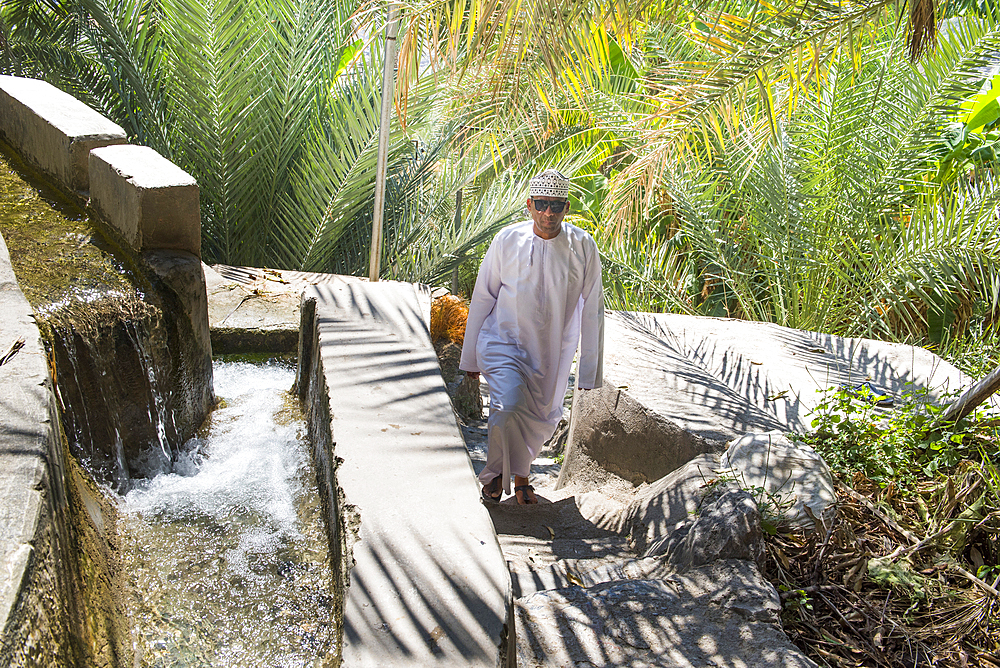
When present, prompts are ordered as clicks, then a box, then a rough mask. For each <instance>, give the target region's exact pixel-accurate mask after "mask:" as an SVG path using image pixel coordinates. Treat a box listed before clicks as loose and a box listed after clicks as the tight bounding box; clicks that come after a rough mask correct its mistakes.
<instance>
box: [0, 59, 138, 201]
mask: <svg viewBox="0 0 1000 668" xmlns="http://www.w3.org/2000/svg"><path fill="white" fill-rule="evenodd" d="M0 136H3V137H4V139H5V140H6V141H7V143H9V144H10V145H11V146H13V147H14V149H16V150H17V152H18V153H19V154H20V155H21V157H22V158H23V159H24V160H25V161H26V162H28V163H29V164H31V165H32V166H34V167H36V168H38V169H39V170H40V171H42V172H43V173H44V174H46V175H48V176H50V177H52V178H54V179H55V180H56V181H57V182H58V183H60V184H61V185H62V186H63V187H66V188H69V189H70V190H77V191H86V190H87V189H88V188H89V187H90V185H89V184H90V180H89V176H88V173H89V154H90V150H91V149H94V148H97V147H100V146H108V145H110V144H124V143H125V141H126V137H125V131H124V130H123V129H122V128H121V127H120V126H119V125H117V124H116V123H112V122H111V121H109V120H108V119H106V118H105V117H104V116H101V115H100V114H99V113H97V112H96V111H94V110H93V109H91V108H90V107H88V106H87V105H85V104H84V103H83V102H80V101H79V100H77V99H76V98H74V97H73V96H71V95H69V94H67V93H64V92H63V91H61V90H59V89H58V88H56V87H55V86H53V85H52V84H49V83H47V82H45V81H39V80H37V79H24V78H21V77H12V76H6V75H3V76H0Z"/></svg>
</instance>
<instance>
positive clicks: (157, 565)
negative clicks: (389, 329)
mask: <svg viewBox="0 0 1000 668" xmlns="http://www.w3.org/2000/svg"><path fill="white" fill-rule="evenodd" d="M294 378H295V371H294V369H293V368H292V367H290V366H286V365H281V364H267V365H255V364H248V363H241V362H224V363H217V364H216V366H215V391H216V393H217V394H218V396H219V397H220V398H221V400H222V402H223V404H222V406H221V407H220V408H218V409H216V411H215V412H214V413H212V415H211V417H210V419H209V423H208V424H207V425H206V426H205V427H203V428H202V433H201V434H200V435H199V437H198V438H196V439H193V442H192V443H190V444H189V448H188V449H187V451H186V452H185V453H183V454H182V455H181V457H180V458H179V460H178V461H177V462H175V464H174V471H175V472H173V473H169V474H163V475H159V476H157V477H155V478H152V479H150V480H141V481H136V482H135V483H134V485H133V487H132V489H131V490H130V491H129V492H128V494H126V495H125V499H124V501H125V502H124V508H125V512H124V514H123V517H122V522H121V525H120V526H121V535H122V540H123V545H124V546H125V547H124V551H125V552H126V564H127V570H128V571H129V573H130V574H131V578H132V582H133V583H134V591H135V605H136V609H135V611H134V612H135V616H134V618H133V619H134V620H135V622H136V623H135V628H134V633H135V638H136V642H137V648H139V649H140V650H141V651H140V652H138V654H139V655H140V657H141V660H142V663H143V664H144V665H156V666H209V665H210V666H276V667H278V666H280V667H289V668H291V667H293V666H312V665H313V661H314V660H316V659H317V657H325V656H331V655H332V652H333V649H334V644H335V627H334V625H333V624H330V623H329V620H330V619H332V618H334V611H333V605H334V600H333V596H332V594H331V587H332V586H333V576H332V573H331V569H330V560H329V549H328V548H327V544H326V531H325V529H324V526H323V517H322V508H321V504H320V499H319V496H318V494H317V493H316V489H315V484H314V480H315V473H314V472H313V469H312V466H311V464H310V454H309V447H308V444H306V443H305V442H304V440H303V439H304V425H303V421H302V415H301V412H300V410H299V407H298V402H297V400H296V399H295V398H294V397H293V396H292V395H290V394H289V393H288V389H289V388H290V387H291V386H292V382H293V381H294Z"/></svg>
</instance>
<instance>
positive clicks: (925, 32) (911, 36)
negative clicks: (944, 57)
mask: <svg viewBox="0 0 1000 668" xmlns="http://www.w3.org/2000/svg"><path fill="white" fill-rule="evenodd" d="M936 38H937V20H936V19H935V16H934V0H910V29H909V32H908V34H907V40H906V41H907V46H908V47H909V50H910V60H911V61H912V62H917V60H919V59H920V56H921V55H923V53H924V51H926V50H927V49H929V48H931V47H933V46H934V42H935V39H936Z"/></svg>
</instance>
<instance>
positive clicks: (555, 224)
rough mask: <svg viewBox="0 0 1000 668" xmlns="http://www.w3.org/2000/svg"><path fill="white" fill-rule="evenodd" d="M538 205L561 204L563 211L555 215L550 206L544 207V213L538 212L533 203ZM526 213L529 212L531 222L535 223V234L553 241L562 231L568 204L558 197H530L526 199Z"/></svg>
mask: <svg viewBox="0 0 1000 668" xmlns="http://www.w3.org/2000/svg"><path fill="white" fill-rule="evenodd" d="M536 200H537V201H538V202H539V203H540V204H541V203H545V202H550V203H551V202H561V203H563V210H562V211H560V212H559V213H555V212H554V211H553V210H552V209H553V207H552V206H546V207H545V209H544V211H539V210H538V207H537V206H536V204H535V201H536ZM528 211H530V212H531V220H533V221H534V222H535V234H537V235H538V236H540V237H541V238H543V239H554V238H556V237H557V236H559V231H560V230H561V229H562V221H563V218H565V217H566V214H567V213H568V212H569V203H568V202H567V201H566V200H565V199H564V198H559V197H531V198H528Z"/></svg>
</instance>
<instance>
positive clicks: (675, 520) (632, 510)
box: [621, 454, 719, 554]
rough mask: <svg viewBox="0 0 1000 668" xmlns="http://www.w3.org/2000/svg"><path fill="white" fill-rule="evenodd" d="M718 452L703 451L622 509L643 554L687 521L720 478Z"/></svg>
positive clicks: (638, 548)
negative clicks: (706, 452)
mask: <svg viewBox="0 0 1000 668" xmlns="http://www.w3.org/2000/svg"><path fill="white" fill-rule="evenodd" d="M718 468H719V457H718V455H711V454H708V455H701V456H699V457H695V458H694V459H692V460H691V461H689V462H688V463H687V464H685V465H683V466H681V467H680V468H678V469H677V470H676V471H674V472H673V473H671V474H669V475H667V476H664V477H663V478H660V479H659V480H657V481H656V482H654V483H653V484H652V485H650V486H649V487H647V488H646V489H644V490H642V491H640V492H638V493H637V494H636V497H635V500H634V501H633V502H632V503H631V505H629V506H628V507H627V508H626V509H625V510H624V511H622V515H623V521H622V523H621V524H622V525H623V527H624V528H625V530H627V531H628V532H629V534H630V536H631V540H632V545H633V547H634V549H635V550H636V551H637V552H639V553H640V554H641V553H643V552H645V551H646V548H647V546H648V545H650V544H651V543H653V542H655V541H656V540H657V539H659V538H662V537H664V536H667V535H669V534H670V533H671V532H672V531H674V530H675V529H677V528H678V527H680V526H681V525H682V524H684V523H685V522H686V521H687V520H688V518H689V517H690V516H691V515H692V514H693V513H695V512H697V510H698V508H699V507H700V506H701V502H702V498H703V497H704V496H705V492H706V491H707V490H708V488H709V487H711V486H712V485H713V484H715V483H717V482H718V479H719V475H718V473H716V471H717V470H718Z"/></svg>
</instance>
